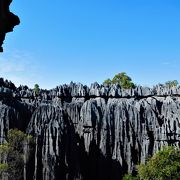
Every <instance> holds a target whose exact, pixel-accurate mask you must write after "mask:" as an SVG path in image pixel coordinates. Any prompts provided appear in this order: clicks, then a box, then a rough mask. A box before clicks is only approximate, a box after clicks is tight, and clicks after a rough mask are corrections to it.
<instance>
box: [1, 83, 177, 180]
mask: <svg viewBox="0 0 180 180" xmlns="http://www.w3.org/2000/svg"><path fill="white" fill-rule="evenodd" d="M0 82H1V86H3V88H4V89H8V90H6V91H4V89H3V88H1V89H0V94H2V95H1V96H0V112H1V113H0V114H1V115H0V122H1V123H0V133H1V137H4V136H5V135H6V133H7V130H8V129H9V128H12V127H17V128H19V129H21V130H24V131H26V132H27V133H30V134H32V135H33V136H34V140H35V145H34V154H33V155H32V158H31V162H30V163H29V164H28V165H27V168H28V167H29V169H28V170H27V174H26V176H27V177H26V179H29V180H32V179H33V180H56V179H66V180H71V179H72V180H84V179H85V180H92V179H103V180H117V179H121V177H122V175H123V174H124V173H126V172H127V171H129V172H133V171H135V170H136V165H137V164H138V163H139V162H144V161H145V159H146V158H147V157H149V156H151V155H152V154H153V153H154V152H156V151H157V150H159V148H160V147H161V146H163V145H168V144H174V145H176V146H179V142H180V89H179V88H170V89H169V88H166V87H159V86H156V87H154V88H145V87H137V88H135V89H129V90H125V89H122V88H121V87H119V86H118V85H112V86H110V87H109V86H102V85H99V84H97V83H94V84H92V85H91V87H87V86H84V85H82V84H75V83H70V84H69V85H61V86H58V87H56V88H55V89H51V90H40V93H39V96H38V97H37V96H35V95H34V93H33V90H32V89H29V88H28V87H27V86H20V87H19V88H16V87H15V86H14V85H13V84H12V83H11V82H8V81H2V80H1V81H0ZM1 92H2V93H1ZM10 92H11V93H10ZM10 94H11V95H10ZM1 141H3V139H1Z"/></svg>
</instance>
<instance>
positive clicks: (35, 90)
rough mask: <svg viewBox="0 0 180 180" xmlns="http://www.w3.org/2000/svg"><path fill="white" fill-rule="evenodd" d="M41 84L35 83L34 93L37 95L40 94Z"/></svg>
mask: <svg viewBox="0 0 180 180" xmlns="http://www.w3.org/2000/svg"><path fill="white" fill-rule="evenodd" d="M39 90H40V89H39V85H38V84H35V85H34V93H35V95H36V96H37V95H38V94H39Z"/></svg>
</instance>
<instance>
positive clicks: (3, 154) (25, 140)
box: [0, 129, 32, 180]
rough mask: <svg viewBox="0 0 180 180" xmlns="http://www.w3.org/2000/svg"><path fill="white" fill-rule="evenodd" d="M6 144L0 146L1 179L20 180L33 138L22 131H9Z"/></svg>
mask: <svg viewBox="0 0 180 180" xmlns="http://www.w3.org/2000/svg"><path fill="white" fill-rule="evenodd" d="M6 141H7V142H6V143H4V144H2V145H0V179H3V178H9V179H14V180H20V179H22V177H23V170H24V164H25V163H26V162H25V161H27V156H28V148H27V146H28V144H30V143H31V142H32V137H31V136H28V135H26V134H25V133H23V132H22V131H20V130H17V129H11V130H9V131H8V134H7V139H6Z"/></svg>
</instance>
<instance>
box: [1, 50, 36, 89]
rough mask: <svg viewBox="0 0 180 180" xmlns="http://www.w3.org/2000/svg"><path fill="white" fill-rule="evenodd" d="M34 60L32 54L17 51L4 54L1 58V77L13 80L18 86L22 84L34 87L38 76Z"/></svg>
mask: <svg viewBox="0 0 180 180" xmlns="http://www.w3.org/2000/svg"><path fill="white" fill-rule="evenodd" d="M32 59H33V57H32V55H31V54H29V53H25V52H20V51H17V50H15V51H11V52H6V53H4V54H2V55H1V56H0V77H3V78H4V79H8V80H11V81H12V82H13V83H15V85H16V86H19V85H20V84H22V85H28V86H30V87H33V84H35V83H34V81H35V80H38V76H37V73H36V72H37V68H36V66H35V65H34V64H33V60H32Z"/></svg>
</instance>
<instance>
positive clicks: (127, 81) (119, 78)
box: [103, 72, 136, 89]
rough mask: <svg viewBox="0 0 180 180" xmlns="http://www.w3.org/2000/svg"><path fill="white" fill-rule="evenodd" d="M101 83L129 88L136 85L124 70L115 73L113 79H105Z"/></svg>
mask: <svg viewBox="0 0 180 180" xmlns="http://www.w3.org/2000/svg"><path fill="white" fill-rule="evenodd" d="M103 84H104V85H111V84H119V85H120V86H121V87H122V88H124V89H131V88H135V87H136V86H135V84H134V83H133V82H132V79H131V78H130V77H129V76H128V75H127V74H126V73H125V72H121V73H118V74H116V75H115V76H114V77H113V79H106V80H105V81H104V82H103Z"/></svg>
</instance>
